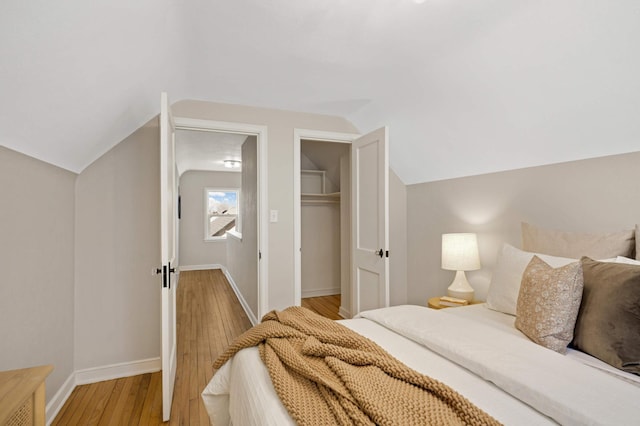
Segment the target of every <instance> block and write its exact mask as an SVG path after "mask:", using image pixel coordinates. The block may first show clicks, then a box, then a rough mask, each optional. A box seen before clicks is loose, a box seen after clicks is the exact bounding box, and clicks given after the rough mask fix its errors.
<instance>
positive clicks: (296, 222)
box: [293, 128, 360, 306]
mask: <svg viewBox="0 0 640 426" xmlns="http://www.w3.org/2000/svg"><path fill="white" fill-rule="evenodd" d="M359 137H360V135H359V134H357V133H337V132H325V131H322V130H310V129H295V128H294V129H293V254H294V256H293V257H294V262H293V278H294V284H293V303H294V304H295V305H296V306H300V304H301V303H302V255H301V252H300V248H301V247H302V229H301V226H302V219H301V209H300V143H301V141H302V139H305V140H314V141H322V142H338V143H348V144H350V143H352V142H353V141H354V140H356V139H358V138H359Z"/></svg>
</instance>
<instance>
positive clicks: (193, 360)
mask: <svg viewBox="0 0 640 426" xmlns="http://www.w3.org/2000/svg"><path fill="white" fill-rule="evenodd" d="M250 326H251V323H250V322H249V319H248V318H247V316H246V314H245V313H244V311H243V310H242V307H241V306H240V303H239V302H238V299H237V298H236V296H235V294H234V293H233V290H231V287H229V284H228V283H227V280H226V279H225V277H224V275H223V274H222V272H220V271H219V270H210V271H185V272H182V273H181V274H180V285H179V286H178V293H177V327H178V329H177V332H178V348H177V350H178V367H177V372H176V383H175V390H174V395H173V405H172V407H171V420H170V422H169V424H171V425H174V424H175V425H193V426H201V425H202V426H204V425H208V424H209V418H208V416H207V413H206V411H205V409H204V405H203V404H202V400H201V398H200V393H201V392H202V390H203V389H204V387H205V385H206V384H207V383H208V382H209V380H210V379H211V377H212V376H213V371H212V368H211V365H212V364H213V361H214V360H215V359H216V358H217V357H218V355H220V354H221V353H222V351H223V350H224V349H225V348H226V347H227V345H229V343H231V341H232V340H233V339H234V338H235V337H237V336H238V335H240V334H241V333H242V332H243V331H245V330H247V329H248V328H249V327H250ZM161 381H162V380H161V374H160V373H159V372H158V373H153V374H144V375H140V376H134V377H126V378H122V379H116V380H109V381H105V382H100V383H93V384H90V385H82V386H78V387H76V388H75V389H74V391H73V392H72V394H71V396H70V397H69V399H68V400H67V402H66V403H65V405H64V406H63V407H62V409H61V410H60V412H59V413H58V415H57V416H56V418H55V420H54V421H53V423H52V424H53V425H158V424H162V390H161V387H162V385H161Z"/></svg>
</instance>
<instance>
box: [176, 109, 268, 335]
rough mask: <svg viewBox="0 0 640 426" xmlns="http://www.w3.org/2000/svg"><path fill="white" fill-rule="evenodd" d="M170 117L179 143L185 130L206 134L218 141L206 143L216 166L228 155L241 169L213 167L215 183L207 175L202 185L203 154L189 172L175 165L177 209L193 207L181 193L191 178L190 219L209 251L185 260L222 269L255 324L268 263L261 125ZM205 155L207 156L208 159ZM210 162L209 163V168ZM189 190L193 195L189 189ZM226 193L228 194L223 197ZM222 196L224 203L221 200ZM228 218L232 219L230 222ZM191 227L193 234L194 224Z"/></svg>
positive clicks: (262, 300) (184, 212)
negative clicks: (221, 227) (178, 183)
mask: <svg viewBox="0 0 640 426" xmlns="http://www.w3.org/2000/svg"><path fill="white" fill-rule="evenodd" d="M175 122H176V131H177V132H176V133H177V135H176V139H177V142H178V144H179V143H180V138H181V137H186V136H185V135H191V136H195V137H197V138H200V139H202V140H204V141H207V140H208V143H210V144H214V145H217V146H216V147H215V149H211V151H214V152H216V153H217V154H216V156H215V158H214V159H208V161H214V162H217V163H220V164H217V169H218V170H229V169H226V168H225V165H224V164H223V162H224V160H231V161H228V163H229V164H230V165H241V167H238V169H236V170H240V171H236V172H231V173H230V172H228V171H226V172H224V171H217V172H216V173H217V174H216V176H215V177H217V178H218V180H217V182H218V183H216V182H212V181H211V180H209V182H208V183H207V184H206V185H204V181H203V177H204V176H206V175H207V174H206V173H201V171H202V169H204V167H198V165H197V164H198V162H199V161H200V164H202V162H201V160H203V158H199V159H195V160H196V161H195V165H193V166H190V169H191V170H197V169H200V171H198V172H194V173H191V172H186V170H180V172H181V183H183V185H181V186H180V196H181V212H180V213H181V216H182V217H185V218H187V216H189V214H190V213H191V214H192V213H194V212H193V211H188V210H187V209H188V208H189V206H188V205H187V203H186V201H187V200H186V198H185V196H186V195H187V194H186V191H187V187H186V185H184V184H186V183H187V182H188V183H189V185H190V186H191V188H190V189H189V190H190V191H192V192H193V191H194V188H193V181H194V180H195V181H196V183H195V185H196V186H198V187H200V186H201V187H202V188H196V189H195V191H196V193H197V195H196V197H197V200H196V202H197V206H193V203H192V206H191V209H192V210H193V209H197V211H196V212H195V214H196V216H197V217H198V220H196V221H195V222H194V223H191V224H190V227H195V228H196V229H197V231H195V232H196V233H197V236H196V237H195V238H197V239H198V243H199V245H200V246H201V247H207V248H208V249H209V250H208V251H207V253H208V254H207V256H209V257H200V258H197V257H195V258H196V259H197V260H196V261H195V265H186V266H194V267H192V268H191V269H205V268H206V269H210V268H211V267H214V268H220V269H222V271H223V272H224V273H225V275H226V276H227V280H228V281H229V282H230V284H231V286H232V288H233V290H234V292H235V293H236V295H237V296H238V299H239V301H240V303H241V305H242V307H243V309H244V310H245V312H246V313H247V316H248V317H249V319H250V321H251V322H252V323H254V324H255V323H257V321H258V318H261V317H262V315H264V313H265V311H266V307H265V306H266V294H267V271H266V269H267V268H266V265H267V263H266V262H265V259H266V258H267V253H266V250H265V248H266V247H267V246H268V245H267V241H266V238H267V226H266V221H265V220H264V218H263V216H264V215H263V212H264V206H265V205H266V196H267V194H266V185H265V182H266V164H267V162H266V143H267V140H266V128H264V127H263V126H254V125H248V124H242V123H226V122H217V121H209V120H196V119H188V118H180V117H176V118H175ZM203 143H205V144H206V143H207V142H203ZM204 160H205V162H206V161H207V159H204ZM211 168H212V167H209V169H211ZM213 168H215V167H213ZM183 178H184V179H183ZM187 178H189V179H187ZM191 195H192V197H193V195H194V194H191ZM223 195H224V197H223ZM233 195H235V196H236V197H237V205H236V207H235V208H236V209H237V211H236V214H235V215H234V214H233V211H232V209H233V207H232V206H231V205H232V204H233V203H232V201H233V200H232V198H233V197H232V196H233ZM223 198H224V199H223ZM227 198H229V199H228V200H227ZM221 202H222V203H226V204H229V205H226V204H225V205H224V206H222V205H221V204H220V203H221ZM205 206H206V207H205ZM209 206H211V208H209ZM217 207H220V208H217ZM192 216H193V215H192ZM233 216H235V218H234V217H233ZM200 219H202V220H200ZM234 219H235V221H234ZM232 221H233V223H231V222H232ZM215 223H220V224H222V225H224V226H225V227H229V228H233V229H231V230H230V231H229V232H226V233H225V232H209V231H211V226H213V225H215ZM209 225H211V226H209ZM232 225H233V226H232ZM213 227H214V228H216V227H215V226H213ZM179 228H180V230H181V231H182V232H185V231H186V228H187V227H186V226H183V225H182V219H181V224H180V227H179ZM216 229H217V228H216ZM216 229H214V231H216ZM190 232H191V233H192V234H193V230H191V231H190ZM209 233H211V235H209ZM222 235H224V236H222ZM181 237H185V236H184V235H182V236H181ZM181 240H184V238H181ZM196 251H197V250H196ZM215 251H217V252H220V253H219V257H218V259H224V264H223V265H221V264H218V262H216V261H214V260H213V259H214V258H215V257H214V256H213V255H212V253H210V252H215ZM187 255H189V256H190V257H189V258H187V259H185V257H186V256H187ZM193 258H194V254H193V253H182V255H181V260H182V259H185V260H189V259H193ZM206 259H211V260H206ZM190 261H191V260H190ZM191 263H193V261H191ZM180 265H185V263H184V262H183V261H181V262H180Z"/></svg>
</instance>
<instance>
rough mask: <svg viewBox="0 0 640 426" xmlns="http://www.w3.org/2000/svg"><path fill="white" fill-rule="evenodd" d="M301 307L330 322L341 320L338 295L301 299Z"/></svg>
mask: <svg viewBox="0 0 640 426" xmlns="http://www.w3.org/2000/svg"><path fill="white" fill-rule="evenodd" d="M302 306H304V307H305V308H308V309H311V310H312V311H314V312H315V313H317V314H319V315H322V316H324V317H327V318H329V319H332V320H339V319H343V318H342V317H341V316H340V314H339V312H340V295H339V294H334V295H330V296H320V297H309V298H304V299H302Z"/></svg>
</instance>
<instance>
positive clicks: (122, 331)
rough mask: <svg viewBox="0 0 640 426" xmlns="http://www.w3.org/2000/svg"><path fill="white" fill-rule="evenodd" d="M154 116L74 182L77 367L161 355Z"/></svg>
mask: <svg viewBox="0 0 640 426" xmlns="http://www.w3.org/2000/svg"><path fill="white" fill-rule="evenodd" d="M158 140H159V130H158V120H157V119H153V120H151V121H150V122H149V123H148V124H147V125H145V126H144V127H141V128H140V129H138V130H136V131H135V132H134V133H133V134H132V135H130V136H129V137H128V138H126V139H125V140H124V141H122V142H121V143H120V144H118V145H116V146H115V147H114V148H113V149H111V150H110V151H109V152H107V153H106V154H104V155H103V156H102V157H100V158H99V159H98V160H96V161H95V162H94V163H93V164H91V165H90V166H89V167H87V168H86V169H85V170H83V171H82V173H80V175H79V176H78V178H77V181H76V222H75V229H76V233H75V237H76V238H75V242H76V244H75V248H76V250H75V266H76V268H75V342H76V345H75V368H76V370H79V369H85V368H91V367H97V366H105V365H110V364H114V363H120V362H129V361H135V360H141V359H147V358H153V357H158V356H159V355H160V278H159V276H155V275H151V271H152V270H153V269H154V268H156V267H159V266H160V263H161V262H160V215H159V206H160V170H159V163H160V149H159V142H158Z"/></svg>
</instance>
